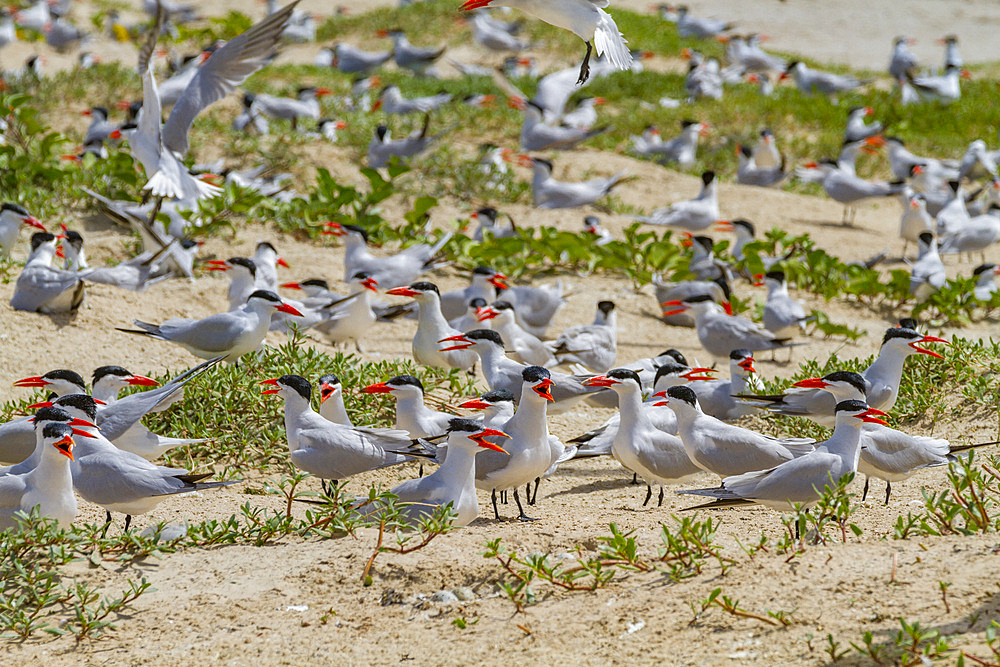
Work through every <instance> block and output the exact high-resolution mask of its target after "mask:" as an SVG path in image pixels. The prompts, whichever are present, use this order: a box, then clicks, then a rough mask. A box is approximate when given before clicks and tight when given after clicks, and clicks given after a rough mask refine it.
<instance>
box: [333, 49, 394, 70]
mask: <svg viewBox="0 0 1000 667" xmlns="http://www.w3.org/2000/svg"><path fill="white" fill-rule="evenodd" d="M391 58H392V51H363V50H361V49H359V48H357V47H356V46H351V45H350V44H334V46H333V66H334V67H336V68H337V69H339V70H340V71H341V72H344V73H346V74H364V75H368V74H371V73H372V71H373V70H375V69H377V68H378V67H380V66H382V65H383V64H385V63H386V62H388V61H389V60H390V59H391Z"/></svg>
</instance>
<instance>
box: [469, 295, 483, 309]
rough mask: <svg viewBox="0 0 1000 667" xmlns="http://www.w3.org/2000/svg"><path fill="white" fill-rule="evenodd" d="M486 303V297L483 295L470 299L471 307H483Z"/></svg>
mask: <svg viewBox="0 0 1000 667" xmlns="http://www.w3.org/2000/svg"><path fill="white" fill-rule="evenodd" d="M485 305H486V299H484V298H483V297H481V296H477V297H476V298H475V299H472V300H471V301H469V308H482V307H483V306H485Z"/></svg>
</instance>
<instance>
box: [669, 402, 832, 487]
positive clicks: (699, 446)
mask: <svg viewBox="0 0 1000 667" xmlns="http://www.w3.org/2000/svg"><path fill="white" fill-rule="evenodd" d="M663 394H664V396H665V398H664V401H663V402H664V403H666V404H667V407H669V408H671V409H673V411H674V413H675V414H676V415H677V435H678V436H679V437H680V439H681V442H683V443H684V450H685V451H686V452H687V455H688V456H689V457H690V459H691V461H692V462H694V463H695V464H696V465H697V466H698V467H700V468H702V469H703V470H706V471H708V472H711V473H715V474H716V475H719V476H720V477H727V476H729V475H741V474H743V473H745V472H751V471H754V470H763V469H765V468H773V467H774V466H777V465H781V464H782V463H784V462H786V461H791V460H792V459H794V458H798V457H800V456H802V455H804V454H808V453H809V452H811V451H813V447H814V444H815V442H816V441H815V440H813V439H812V438H774V437H771V436H769V435H763V434H761V433H757V432H756V431H751V430H750V429H746V428H741V427H739V426H734V425H732V424H727V423H725V422H724V421H722V420H720V419H716V418H715V417H712V416H710V415H707V414H705V413H704V412H703V411H702V409H701V407H700V406H699V404H698V397H697V395H696V394H695V393H694V391H693V390H692V389H691V388H690V387H685V386H676V387H670V388H669V389H667V390H666V392H663Z"/></svg>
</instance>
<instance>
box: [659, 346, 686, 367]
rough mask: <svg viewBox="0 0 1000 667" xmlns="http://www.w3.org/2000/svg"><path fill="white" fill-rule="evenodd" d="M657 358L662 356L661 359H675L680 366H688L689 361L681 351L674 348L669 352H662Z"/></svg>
mask: <svg viewBox="0 0 1000 667" xmlns="http://www.w3.org/2000/svg"><path fill="white" fill-rule="evenodd" d="M657 356H660V357H670V358H671V359H673V360H674V361H676V362H677V363H679V364H683V365H684V366H687V365H688V361H687V359H686V358H684V355H683V354H681V351H680V350H675V349H674V348H670V349H669V350H664V351H663V352H661V353H660V354H658V355H657Z"/></svg>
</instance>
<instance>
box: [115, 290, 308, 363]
mask: <svg viewBox="0 0 1000 667" xmlns="http://www.w3.org/2000/svg"><path fill="white" fill-rule="evenodd" d="M275 312H282V313H288V314H290V315H301V313H300V312H299V311H298V310H296V309H295V308H293V307H292V306H289V305H288V304H286V303H285V302H284V301H282V300H281V298H280V297H279V296H278V295H277V294H275V293H274V292H268V291H267V290H257V291H256V292H254V293H253V294H251V295H250V298H248V299H247V302H246V304H245V305H244V306H243V307H242V308H240V309H239V310H235V311H232V312H228V313H218V314H216V315H209V316H208V317H205V318H202V319H200V320H186V319H181V318H174V319H170V320H167V321H166V322H164V323H163V324H149V323H147V322H143V321H141V320H135V321H134V323H135V325H136V326H137V327H139V329H120V328H117V327H116V329H117V330H118V331H123V332H125V333H131V334H139V335H142V336H149V337H151V338H157V339H159V340H165V341H168V342H170V343H175V344H177V345H180V346H181V347H183V348H184V349H186V350H187V351H188V352H190V353H191V354H193V355H195V356H197V357H201V358H202V359H214V358H215V357H222V359H223V360H224V361H226V362H227V363H230V364H232V363H236V362H237V361H238V360H239V358H240V357H241V356H243V355H244V354H246V353H248V352H253V351H254V350H256V349H258V348H259V347H260V345H261V343H263V342H264V336H266V335H267V330H268V328H269V327H270V325H271V315H272V314H273V313H275Z"/></svg>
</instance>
